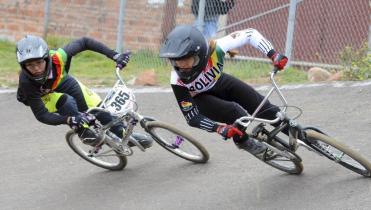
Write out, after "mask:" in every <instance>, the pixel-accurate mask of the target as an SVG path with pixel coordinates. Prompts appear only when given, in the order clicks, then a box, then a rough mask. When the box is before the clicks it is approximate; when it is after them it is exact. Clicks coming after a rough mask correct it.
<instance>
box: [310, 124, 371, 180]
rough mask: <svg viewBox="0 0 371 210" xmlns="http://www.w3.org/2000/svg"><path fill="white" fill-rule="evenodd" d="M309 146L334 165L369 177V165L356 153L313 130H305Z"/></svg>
mask: <svg viewBox="0 0 371 210" xmlns="http://www.w3.org/2000/svg"><path fill="white" fill-rule="evenodd" d="M305 132H306V134H307V143H309V146H310V147H312V148H313V149H315V150H316V151H318V152H319V153H321V154H323V155H324V156H326V157H327V158H329V159H330V160H332V161H334V162H335V163H339V164H340V165H342V166H344V167H345V168H347V169H349V170H352V171H354V172H356V173H358V174H361V175H363V176H366V177H371V163H370V162H369V161H368V160H366V159H365V158H363V157H362V156H361V155H360V154H358V153H357V152H356V151H354V150H352V149H350V148H349V147H347V146H345V145H344V144H342V143H340V142H337V141H336V140H335V139H333V138H331V137H329V136H326V135H324V134H321V133H319V132H317V131H314V130H306V131H305Z"/></svg>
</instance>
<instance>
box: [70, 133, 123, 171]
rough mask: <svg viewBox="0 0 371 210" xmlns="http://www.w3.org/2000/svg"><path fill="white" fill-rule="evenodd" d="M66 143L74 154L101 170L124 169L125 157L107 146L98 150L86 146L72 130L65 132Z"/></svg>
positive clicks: (104, 145) (102, 146)
mask: <svg viewBox="0 0 371 210" xmlns="http://www.w3.org/2000/svg"><path fill="white" fill-rule="evenodd" d="M66 141H67V144H68V146H70V147H71V149H72V150H73V151H74V152H75V153H76V154H78V155H79V156H80V157H82V158H83V159H84V160H86V161H88V162H90V163H92V164H94V165H96V166H99V167H101V168H104V169H108V170H112V171H118V170H122V169H124V168H125V166H126V164H127V159H126V156H123V155H120V154H119V153H117V152H116V151H114V150H113V149H112V148H111V147H109V146H108V145H107V144H103V145H101V147H100V148H99V149H96V148H95V147H92V146H89V145H86V144H84V143H82V141H81V139H80V138H79V137H78V136H77V134H76V133H75V132H74V131H73V130H70V131H68V132H67V134H66Z"/></svg>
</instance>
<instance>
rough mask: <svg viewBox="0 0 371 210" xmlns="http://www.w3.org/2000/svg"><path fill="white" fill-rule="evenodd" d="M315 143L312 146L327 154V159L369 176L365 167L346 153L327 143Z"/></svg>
mask: <svg viewBox="0 0 371 210" xmlns="http://www.w3.org/2000/svg"><path fill="white" fill-rule="evenodd" d="M312 141H315V142H314V143H312V145H313V146H314V147H315V148H316V149H317V150H320V151H322V153H323V154H325V155H326V156H327V157H329V158H330V159H332V160H333V161H335V162H336V163H339V164H341V165H343V166H344V167H347V168H349V169H352V170H356V171H358V172H359V173H361V174H367V173H368V170H367V168H366V167H365V166H363V165H361V164H360V163H359V161H357V160H354V159H353V158H352V157H350V156H349V155H347V154H345V153H344V152H342V151H340V150H338V149H337V148H335V147H334V146H331V145H329V144H327V143H325V142H321V141H317V140H312Z"/></svg>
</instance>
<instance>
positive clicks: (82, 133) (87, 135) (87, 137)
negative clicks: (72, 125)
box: [76, 128, 100, 147]
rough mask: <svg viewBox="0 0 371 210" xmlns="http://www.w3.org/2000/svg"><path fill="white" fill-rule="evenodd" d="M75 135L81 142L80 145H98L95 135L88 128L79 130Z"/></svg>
mask: <svg viewBox="0 0 371 210" xmlns="http://www.w3.org/2000/svg"><path fill="white" fill-rule="evenodd" d="M76 132H77V135H78V136H79V137H80V139H81V140H82V143H84V144H87V145H90V146H93V147H94V146H96V145H97V144H99V143H100V141H99V139H98V138H97V136H96V135H95V133H94V132H93V131H92V130H90V129H89V128H81V129H79V130H77V131H76Z"/></svg>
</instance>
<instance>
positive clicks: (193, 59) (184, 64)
mask: <svg viewBox="0 0 371 210" xmlns="http://www.w3.org/2000/svg"><path fill="white" fill-rule="evenodd" d="M169 60H170V63H171V65H172V66H174V67H175V68H178V69H179V70H181V69H190V68H193V67H195V66H197V65H198V64H199V63H200V57H199V56H198V55H191V56H187V57H182V58H177V59H169Z"/></svg>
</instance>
